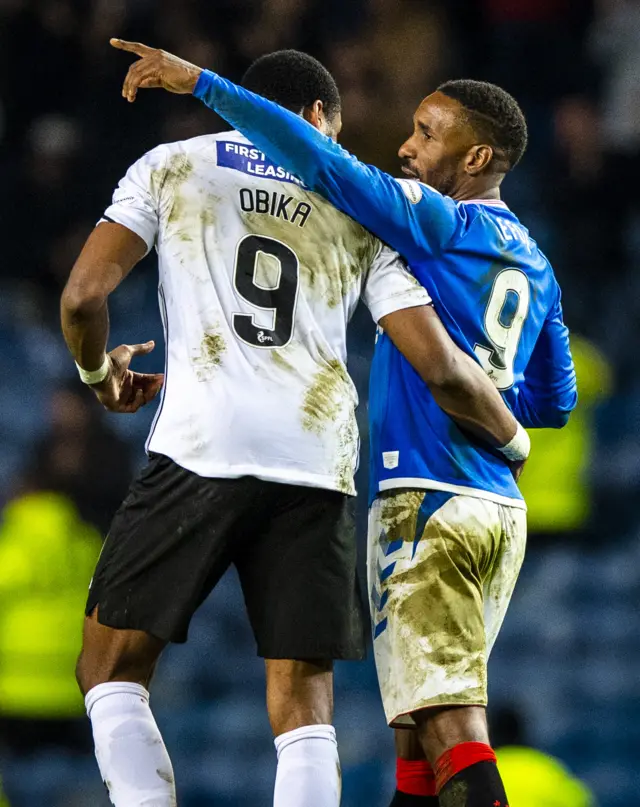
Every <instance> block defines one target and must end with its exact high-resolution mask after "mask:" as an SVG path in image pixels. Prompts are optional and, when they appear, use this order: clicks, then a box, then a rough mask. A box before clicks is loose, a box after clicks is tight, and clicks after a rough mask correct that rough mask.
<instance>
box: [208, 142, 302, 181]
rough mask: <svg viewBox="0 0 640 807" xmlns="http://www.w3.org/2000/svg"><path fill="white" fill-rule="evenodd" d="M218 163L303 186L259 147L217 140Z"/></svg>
mask: <svg viewBox="0 0 640 807" xmlns="http://www.w3.org/2000/svg"><path fill="white" fill-rule="evenodd" d="M216 145H217V149H218V165H219V166H220V167H221V168H233V169H234V170H236V171H242V172H243V173H244V174H252V175H253V176H255V177H263V178H264V179H278V180H280V181H281V182H293V183H294V184H295V185H300V187H304V185H303V183H302V182H301V181H300V180H299V179H298V177H296V176H294V175H293V174H290V173H289V172H288V171H285V170H284V168H280V166H279V165H276V164H275V163H274V162H272V161H271V160H269V159H268V157H267V156H266V155H265V154H264V153H263V152H262V151H260V150H259V149H256V148H253V146H245V145H244V144H243V143H233V142H231V141H229V140H218V142H217V144H216Z"/></svg>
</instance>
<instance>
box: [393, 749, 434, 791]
mask: <svg viewBox="0 0 640 807" xmlns="http://www.w3.org/2000/svg"><path fill="white" fill-rule="evenodd" d="M396 783H397V787H398V790H399V791H400V792H401V793H406V794H407V795H408V796H435V795H436V775H435V773H434V772H433V768H432V767H431V765H429V763H428V762H427V760H426V759H418V760H408V759H401V758H400V757H398V758H397V760H396Z"/></svg>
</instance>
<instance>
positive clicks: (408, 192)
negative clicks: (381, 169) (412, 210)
mask: <svg viewBox="0 0 640 807" xmlns="http://www.w3.org/2000/svg"><path fill="white" fill-rule="evenodd" d="M396 182H397V183H398V185H400V187H401V188H402V192H403V193H404V195H405V196H406V197H407V199H408V200H409V201H410V202H411V204H412V205H417V204H418V202H419V201H420V199H422V187H421V185H420V183H419V182H418V181H417V180H415V179H396Z"/></svg>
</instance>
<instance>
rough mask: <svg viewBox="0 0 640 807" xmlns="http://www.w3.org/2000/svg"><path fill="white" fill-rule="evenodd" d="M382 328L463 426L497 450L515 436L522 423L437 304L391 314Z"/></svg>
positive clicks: (433, 393) (449, 413) (384, 320)
mask: <svg viewBox="0 0 640 807" xmlns="http://www.w3.org/2000/svg"><path fill="white" fill-rule="evenodd" d="M380 326H381V327H382V329H383V330H384V331H385V333H387V335H388V336H389V338H390V339H391V341H392V342H393V343H394V345H395V346H396V347H397V348H398V350H399V351H400V352H401V353H402V354H403V355H404V357H405V358H406V359H407V360H408V361H409V362H410V363H411V365H412V366H413V368H414V369H415V370H416V371H417V372H418V373H419V375H420V376H421V378H422V380H423V381H424V382H425V384H427V386H428V387H429V390H430V391H431V394H432V395H433V397H434V399H435V401H436V403H437V404H438V406H440V408H441V409H443V410H444V411H445V412H446V413H447V414H448V415H449V416H450V417H452V418H453V419H454V420H455V421H456V422H457V423H458V424H459V425H460V426H461V427H462V428H464V429H465V430H466V431H468V432H470V433H471V434H473V435H475V436H476V437H479V438H480V439H482V440H484V441H485V442H487V443H489V444H490V445H491V446H493V447H495V448H499V447H501V446H504V445H506V444H507V443H508V442H509V441H510V440H511V439H512V438H513V436H514V435H515V433H516V429H517V426H518V423H517V421H516V419H515V418H514V416H513V415H512V414H511V412H510V410H509V409H508V408H507V406H506V404H505V403H504V401H503V400H502V396H501V395H500V393H499V392H498V390H497V389H496V388H495V386H494V385H493V383H492V382H491V380H490V379H489V377H488V376H487V375H486V373H485V372H484V370H483V369H482V368H481V367H480V365H479V364H477V362H475V361H474V360H473V359H472V358H471V357H469V356H467V354H466V353H464V352H463V351H462V350H460V349H459V348H458V347H457V346H456V345H455V343H454V342H453V340H452V339H451V337H450V336H449V334H448V333H447V331H446V329H445V327H444V325H443V324H442V322H441V320H440V318H439V317H438V315H437V313H436V312H435V310H434V309H433V307H432V306H430V305H422V306H416V307H415V308H405V309H403V310H401V311H396V312H394V313H393V314H388V315H387V316H386V317H383V318H382V319H381V320H380ZM512 470H513V471H514V473H516V472H517V469H516V468H515V467H514V468H512Z"/></svg>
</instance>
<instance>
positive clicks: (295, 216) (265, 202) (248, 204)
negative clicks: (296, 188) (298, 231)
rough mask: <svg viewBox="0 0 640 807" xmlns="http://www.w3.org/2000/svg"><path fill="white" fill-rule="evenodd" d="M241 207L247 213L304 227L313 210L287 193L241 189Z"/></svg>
mask: <svg viewBox="0 0 640 807" xmlns="http://www.w3.org/2000/svg"><path fill="white" fill-rule="evenodd" d="M240 207H241V208H242V210H243V211H244V212H245V213H264V214H266V215H269V216H273V217H274V218H275V219H283V220H284V221H290V222H291V223H292V224H297V225H298V227H304V225H305V224H306V223H307V219H308V218H309V215H310V214H311V211H312V210H313V207H312V206H311V205H310V204H309V203H308V202H302V201H300V200H299V199H294V198H293V196H288V195H287V194H286V193H278V192H273V191H265V190H260V189H256V190H254V189H252V188H240Z"/></svg>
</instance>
